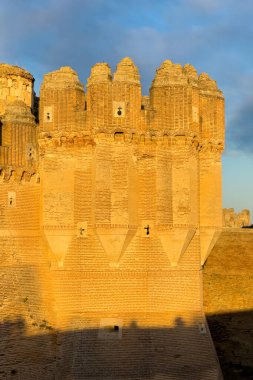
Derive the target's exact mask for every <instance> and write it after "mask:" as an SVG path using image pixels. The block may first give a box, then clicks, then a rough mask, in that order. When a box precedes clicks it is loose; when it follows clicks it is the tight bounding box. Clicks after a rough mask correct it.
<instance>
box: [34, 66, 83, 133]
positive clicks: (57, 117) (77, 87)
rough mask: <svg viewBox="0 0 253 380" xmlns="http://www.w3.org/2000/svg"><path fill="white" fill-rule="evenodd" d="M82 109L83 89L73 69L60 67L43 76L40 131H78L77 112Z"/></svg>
mask: <svg viewBox="0 0 253 380" xmlns="http://www.w3.org/2000/svg"><path fill="white" fill-rule="evenodd" d="M84 108H85V94H84V88H83V85H82V84H81V83H80V81H79V78H78V75H77V73H76V72H75V71H74V70H73V69H71V68H70V67H68V66H66V67H61V68H60V69H59V70H57V71H53V72H51V73H48V74H46V75H45V76H44V82H43V84H42V86H41V91H40V115H39V119H40V131H43V132H47V131H48V132H54V131H63V130H65V131H66V130H67V131H73V130H76V129H78V127H79V126H78V125H77V124H78V123H77V120H78V111H83V110H84Z"/></svg>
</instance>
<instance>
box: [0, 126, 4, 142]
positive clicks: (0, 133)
mask: <svg viewBox="0 0 253 380" xmlns="http://www.w3.org/2000/svg"><path fill="white" fill-rule="evenodd" d="M2 134H3V123H2V122H1V120H0V146H2Z"/></svg>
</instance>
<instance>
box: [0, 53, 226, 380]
mask: <svg viewBox="0 0 253 380" xmlns="http://www.w3.org/2000/svg"><path fill="white" fill-rule="evenodd" d="M86 88H87V90H86V91H85V90H84V86H83V84H82V83H81V82H80V80H79V78H78V75H77V73H76V72H75V71H74V70H73V69H72V68H71V67H68V66H65V67H61V68H60V69H58V70H56V71H52V72H50V73H48V74H46V75H45V76H44V80H43V83H42V85H41V90H40V98H39V99H36V98H35V94H34V92H33V77H32V76H31V75H30V74H29V73H27V72H26V71H25V70H23V69H20V68H16V67H12V66H9V65H0V122H1V124H0V127H1V144H0V145H1V146H0V169H1V174H0V186H1V191H0V221H1V225H2V229H0V244H1V247H2V252H3V257H4V260H3V261H4V263H3V262H2V261H0V264H1V269H2V267H3V266H6V265H7V264H8V266H9V267H10V268H11V269H10V273H13V272H12V271H14V272H15V273H17V277H16V278H15V281H16V282H15V284H14V285H11V288H10V289H13V292H16V290H15V289H18V288H19V289H20V295H19V298H18V299H16V298H15V299H14V300H12V299H11V292H8V291H7V289H6V290H5V299H6V305H8V307H7V308H6V309H5V310H6V312H5V311H2V309H1V308H0V315H1V316H2V315H3V316H5V313H7V312H8V315H10V316H11V317H13V319H15V318H16V317H17V316H18V315H19V318H22V321H23V323H24V326H25V328H26V329H27V332H28V333H30V332H31V333H32V334H33V335H36V334H37V335H38V334H39V333H40V334H42V335H43V334H44V335H43V336H44V337H47V333H50V334H52V336H51V340H52V342H51V345H50V344H49V343H48V341H46V343H45V344H46V348H48V351H47V352H46V353H43V352H42V353H40V355H38V358H37V357H34V358H33V360H32V361H34V362H35V363H37V364H36V365H37V367H36V368H38V369H39V370H38V371H36V376H35V374H34V373H35V372H34V371H32V370H31V371H30V372H31V374H30V375H27V373H28V372H29V368H30V367H31V366H32V364H31V363H30V362H29V363H28V364H27V365H28V370H27V371H28V372H24V371H25V370H24V366H23V361H24V359H22V360H20V363H21V364H17V369H18V371H19V372H18V373H21V375H20V376H21V377H20V378H22V379H26V380H30V379H34V378H35V377H36V378H38V380H40V379H41V380H42V379H43V378H45V367H46V366H47V365H48V360H49V359H48V358H50V363H51V364H50V366H49V367H48V368H50V371H52V372H51V375H52V376H51V377H47V378H57V377H59V376H61V374H63V373H64V374H68V375H67V376H68V377H69V378H70V377H73V376H74V377H75V378H85V379H86V378H87V379H88V378H90V375H89V374H91V373H93V372H94V371H95V372H96V373H97V379H101V380H102V379H104V378H105V375H104V374H105V373H106V374H108V376H109V375H110V378H111V379H113V380H118V379H119V378H120V379H122V380H125V379H130V378H131V379H134V378H136V379H137V378H138V380H141V379H144V378H146V377H145V376H146V375H145V376H144V375H143V374H144V373H145V374H147V371H146V370H147V368H148V366H147V365H146V364H143V363H145V361H144V362H143V360H141V361H140V353H141V352H143V350H136V345H135V344H133V342H136V341H138V339H137V338H136V337H137V335H138V333H141V334H143V342H145V350H151V351H148V352H149V355H150V357H152V361H151V362H150V363H149V365H150V367H149V368H150V370H151V372H148V373H154V378H155V376H156V377H157V376H158V377H159V376H160V375H159V373H160V374H161V376H160V377H164V378H165V377H166V378H167V377H168V376H169V375H170V372H169V368H172V367H171V366H175V360H174V359H175V357H174V356H173V355H174V354H175V350H176V351H177V352H178V353H179V354H178V355H179V356H178V358H177V359H178V361H177V365H176V367H175V377H177V374H179V373H183V372H182V371H181V369H182V368H184V367H183V366H185V365H188V364H187V363H189V362H190V361H191V360H192V359H191V358H190V357H189V356H188V354H187V352H192V347H195V349H196V350H199V352H198V355H197V359H196V361H195V362H194V371H195V372H194V373H195V374H196V376H195V375H194V379H196V380H204V379H207V378H211V377H212V379H217V380H218V379H219V380H220V376H219V366H218V364H217V360H216V356H215V352H214V350H213V346H212V344H211V340H210V336H209V332H208V329H207V328H206V324H205V320H204V314H203V305H202V296H201V294H202V279H201V271H202V265H203V264H204V262H205V260H206V258H207V256H208V254H209V253H210V249H211V247H213V242H214V241H215V239H216V238H217V234H218V233H219V231H220V228H221V227H222V209H221V153H222V151H223V146H224V99H223V95H222V93H221V91H220V90H218V88H217V85H216V82H215V81H213V80H212V79H210V78H209V76H208V75H207V74H203V73H202V74H200V76H198V73H197V71H196V69H195V68H194V67H193V66H191V65H189V64H186V65H184V66H181V65H179V64H175V63H173V62H172V61H169V60H166V61H164V62H163V63H162V64H161V66H160V68H158V69H157V71H156V75H155V78H154V80H153V82H152V86H151V89H150V94H149V96H143V95H142V91H141V82H140V74H139V71H138V68H137V67H136V66H135V64H134V62H133V61H132V60H131V59H130V58H129V57H126V58H124V59H122V60H121V61H120V62H119V63H118V65H117V68H116V70H115V72H114V73H112V72H111V69H110V66H109V65H108V64H107V63H105V62H102V63H97V64H96V65H94V66H93V67H92V68H91V72H90V76H89V78H88V81H87V87H86ZM31 97H32V98H33V100H31ZM29 99H30V101H29ZM38 100H39V102H38ZM33 104H34V105H35V107H34V109H33ZM38 105H39V107H38ZM38 108H39V114H38ZM20 263H22V265H23V266H22V265H21V264H20ZM8 283H9V277H8ZM15 308H16V309H15ZM1 313H2V314H1ZM31 315H32V317H31ZM107 320H108V321H111V322H110V323H112V321H118V322H117V323H118V325H117V326H118V328H119V330H120V334H119V336H118V335H117V334H116V333H115V334H114V336H116V337H117V339H112V340H111V341H110V342H115V343H116V344H118V346H117V347H119V348H120V349H119V350H118V349H117V354H118V352H121V354H120V355H122V358H123V356H124V355H123V353H124V352H125V357H130V358H131V357H134V360H135V362H134V363H135V364H134V366H133V367H132V369H131V371H136V373H133V372H131V376H130V375H129V376H128V372H125V373H124V374H123V372H122V376H121V375H120V376H117V373H116V374H114V373H110V368H114V367H113V363H112V358H113V360H114V359H115V355H116V351H115V347H116V346H115V347H114V346H113V347H114V348H113V347H112V346H111V345H110V344H109V343H108V342H109V338H108V341H107V340H106V338H105V337H107V335H108V334H109V333H108V332H107V334H104V331H102V332H101V326H102V327H103V328H104V325H103V324H104V321H107ZM43 321H44V322H43ZM45 321H46V322H45ZM119 321H120V322H119ZM178 321H182V322H180V323H179V322H178ZM189 321H191V323H192V330H191V332H190V335H187V333H186V332H185V329H184V328H183V327H184V326H185V325H184V323H185V324H187V323H188V324H189V323H190V322H189ZM115 323H116V322H115ZM22 326H23V325H22ZM157 326H164V328H165V329H168V330H170V333H171V336H172V335H173V344H172V341H171V339H168V340H167V339H165V338H162V339H164V341H163V347H162V348H161V347H160V343H159V342H160V339H161V338H160V337H158V338H157V337H155V335H154V334H155V333H154V331H156V329H157ZM77 327H78V329H79V330H78V331H77V330H73V331H71V334H69V331H68V329H69V328H73V329H75V328H77ZM151 327H152V328H153V327H154V330H152V329H151ZM87 328H90V329H91V331H87ZM172 332H173V334H172ZM77 333H78V334H80V336H79V338H78V339H79V340H80V342H79V340H76V341H75V336H76V335H75V334H77ZM121 333H122V334H121ZM21 334H22V333H21ZM61 334H63V335H61ZM64 334H66V335H64ZM68 334H69V335H68ZM86 334H88V335H89V334H90V335H89V336H88V335H87V336H88V339H86ZM101 334H102V336H103V339H101ZM128 334H129V336H130V335H131V337H132V338H131V337H130V338H129V337H128ZM150 334H151V335H152V342H153V343H154V345H155V347H159V349H158V348H157V349H156V350H155V354H154V351H152V349H151V348H150V344H149V343H150V336H151V335H150ZM28 335H29V334H28ZM162 335H163V336H167V335H166V334H162ZM162 335H161V336H162ZM174 335H175V337H174ZM144 338H145V339H144ZM128 339H130V340H129V341H128ZM131 339H133V341H132V340H131ZM55 342H56V343H55ZM147 342H148V343H147ZM125 343H126V345H124V344H125ZM153 343H152V344H153ZM138 344H139V343H138ZM42 346H43V345H42ZM186 346H187V347H188V348H187V349H184V347H186ZM43 347H44V346H43ZM105 347H106V350H105V349H104V348H105ZM96 350H97V351H96ZM124 350H125V351H124ZM98 352H99V359H97V360H96V362H95V361H94V356H96V355H97V353H98ZM19 355H20V353H18V354H17V357H18V358H19ZM56 355H58V356H57V357H60V358H61V360H59V361H58V364H57V365H56V364H55V363H56V359H55V357H56ZM84 357H85V363H88V364H87V366H86V364H85V365H84V364H83V360H84V359H83V358H84ZM160 358H161V361H160ZM144 359H145V360H147V358H146V357H145V358H144ZM131 360H132V359H131ZM202 361H205V366H206V367H205V368H206V375H203V376H202V374H200V375H198V373H199V368H200V364H199V363H200V362H202ZM165 362H166V363H168V368H167V367H166V369H164V368H163V366H161V364H160V363H165ZM140 363H142V364H140ZM140 365H141V366H142V367H141V368H143V371H144V369H145V371H146V372H145V371H144V372H143V373H140V372H138V371H139V368H140ZM110 366H112V367H110ZM144 367H145V368H144ZM8 368H9V367H8ZM124 368H125V367H124ZM173 368H174V367H173ZM158 370H159V371H158ZM21 371H23V372H21ZM162 371H164V372H162ZM180 371H181V372H180ZM24 373H25V375H23V374H24ZM129 373H130V372H129ZM213 373H215V375H214V376H212V375H211V374H213ZM22 376H23V377H22ZM108 376H107V377H108ZM210 376H211V377H210ZM158 377H157V378H158ZM160 377H159V378H160Z"/></svg>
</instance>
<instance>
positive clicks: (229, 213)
mask: <svg viewBox="0 0 253 380" xmlns="http://www.w3.org/2000/svg"><path fill="white" fill-rule="evenodd" d="M243 226H250V211H249V210H247V209H244V210H242V211H240V212H238V213H236V212H235V210H234V209H233V208H224V209H223V227H228V228H240V227H243Z"/></svg>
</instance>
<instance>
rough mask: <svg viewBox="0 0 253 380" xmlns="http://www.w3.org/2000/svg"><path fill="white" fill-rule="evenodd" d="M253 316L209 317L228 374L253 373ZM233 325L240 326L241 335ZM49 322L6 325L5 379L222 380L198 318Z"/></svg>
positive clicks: (2, 344)
mask: <svg viewBox="0 0 253 380" xmlns="http://www.w3.org/2000/svg"><path fill="white" fill-rule="evenodd" d="M252 316H253V312H252V313H240V314H239V315H237V314H231V315H217V316H212V317H209V321H210V324H211V329H212V332H213V336H214V338H215V340H216V346H217V349H218V352H219V355H220V359H221V365H222V367H223V370H224V378H225V379H251V378H253V363H252V361H251V364H250V359H252V357H253V339H251V340H250V338H249V336H250V335H251V337H253V336H252V331H253V329H252V323H253V322H252V320H253V318H252ZM228 321H230V322H229V323H228ZM231 321H232V322H233V323H232V322H231ZM245 323H248V324H249V326H248V329H246V326H245ZM228 324H229V325H230V326H231V328H232V326H236V335H235V334H234V331H232V330H233V328H232V330H230V328H228V327H225V325H228ZM43 327H44V331H43V333H41V334H40V335H29V336H28V335H27V333H26V325H25V322H24V320H23V319H22V318H19V319H17V320H15V321H6V322H5V323H2V324H1V325H0V379H4V380H8V379H19V380H34V379H36V380H42V379H43V380H44V379H47V380H51V379H68V380H70V379H77V380H81V379H84V380H88V379H89V380H123V379H124V380H142V379H145V380H151V379H153V380H183V379H187V380H190V379H192V380H205V379H207V380H214V379H219V377H218V370H217V366H216V364H217V363H216V361H215V358H211V357H210V355H209V353H210V340H209V339H208V336H207V335H206V334H205V332H204V333H203V331H201V329H200V326H199V325H198V324H197V323H196V324H194V325H192V326H189V325H185V324H184V322H183V321H182V320H181V319H180V318H178V319H177V320H176V321H175V326H174V327H171V328H167V327H164V328H163V327H158V328H143V327H138V325H137V324H136V322H134V321H133V322H132V323H131V325H130V326H127V327H124V328H123V329H122V328H121V326H120V324H104V325H103V326H102V327H101V328H100V329H95V328H91V329H82V330H75V331H66V332H59V331H54V330H53V329H52V328H51V327H50V326H47V325H45V326H43ZM240 327H242V328H240ZM238 345H239V346H238ZM239 347H240V348H239ZM244 363H245V364H244Z"/></svg>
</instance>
